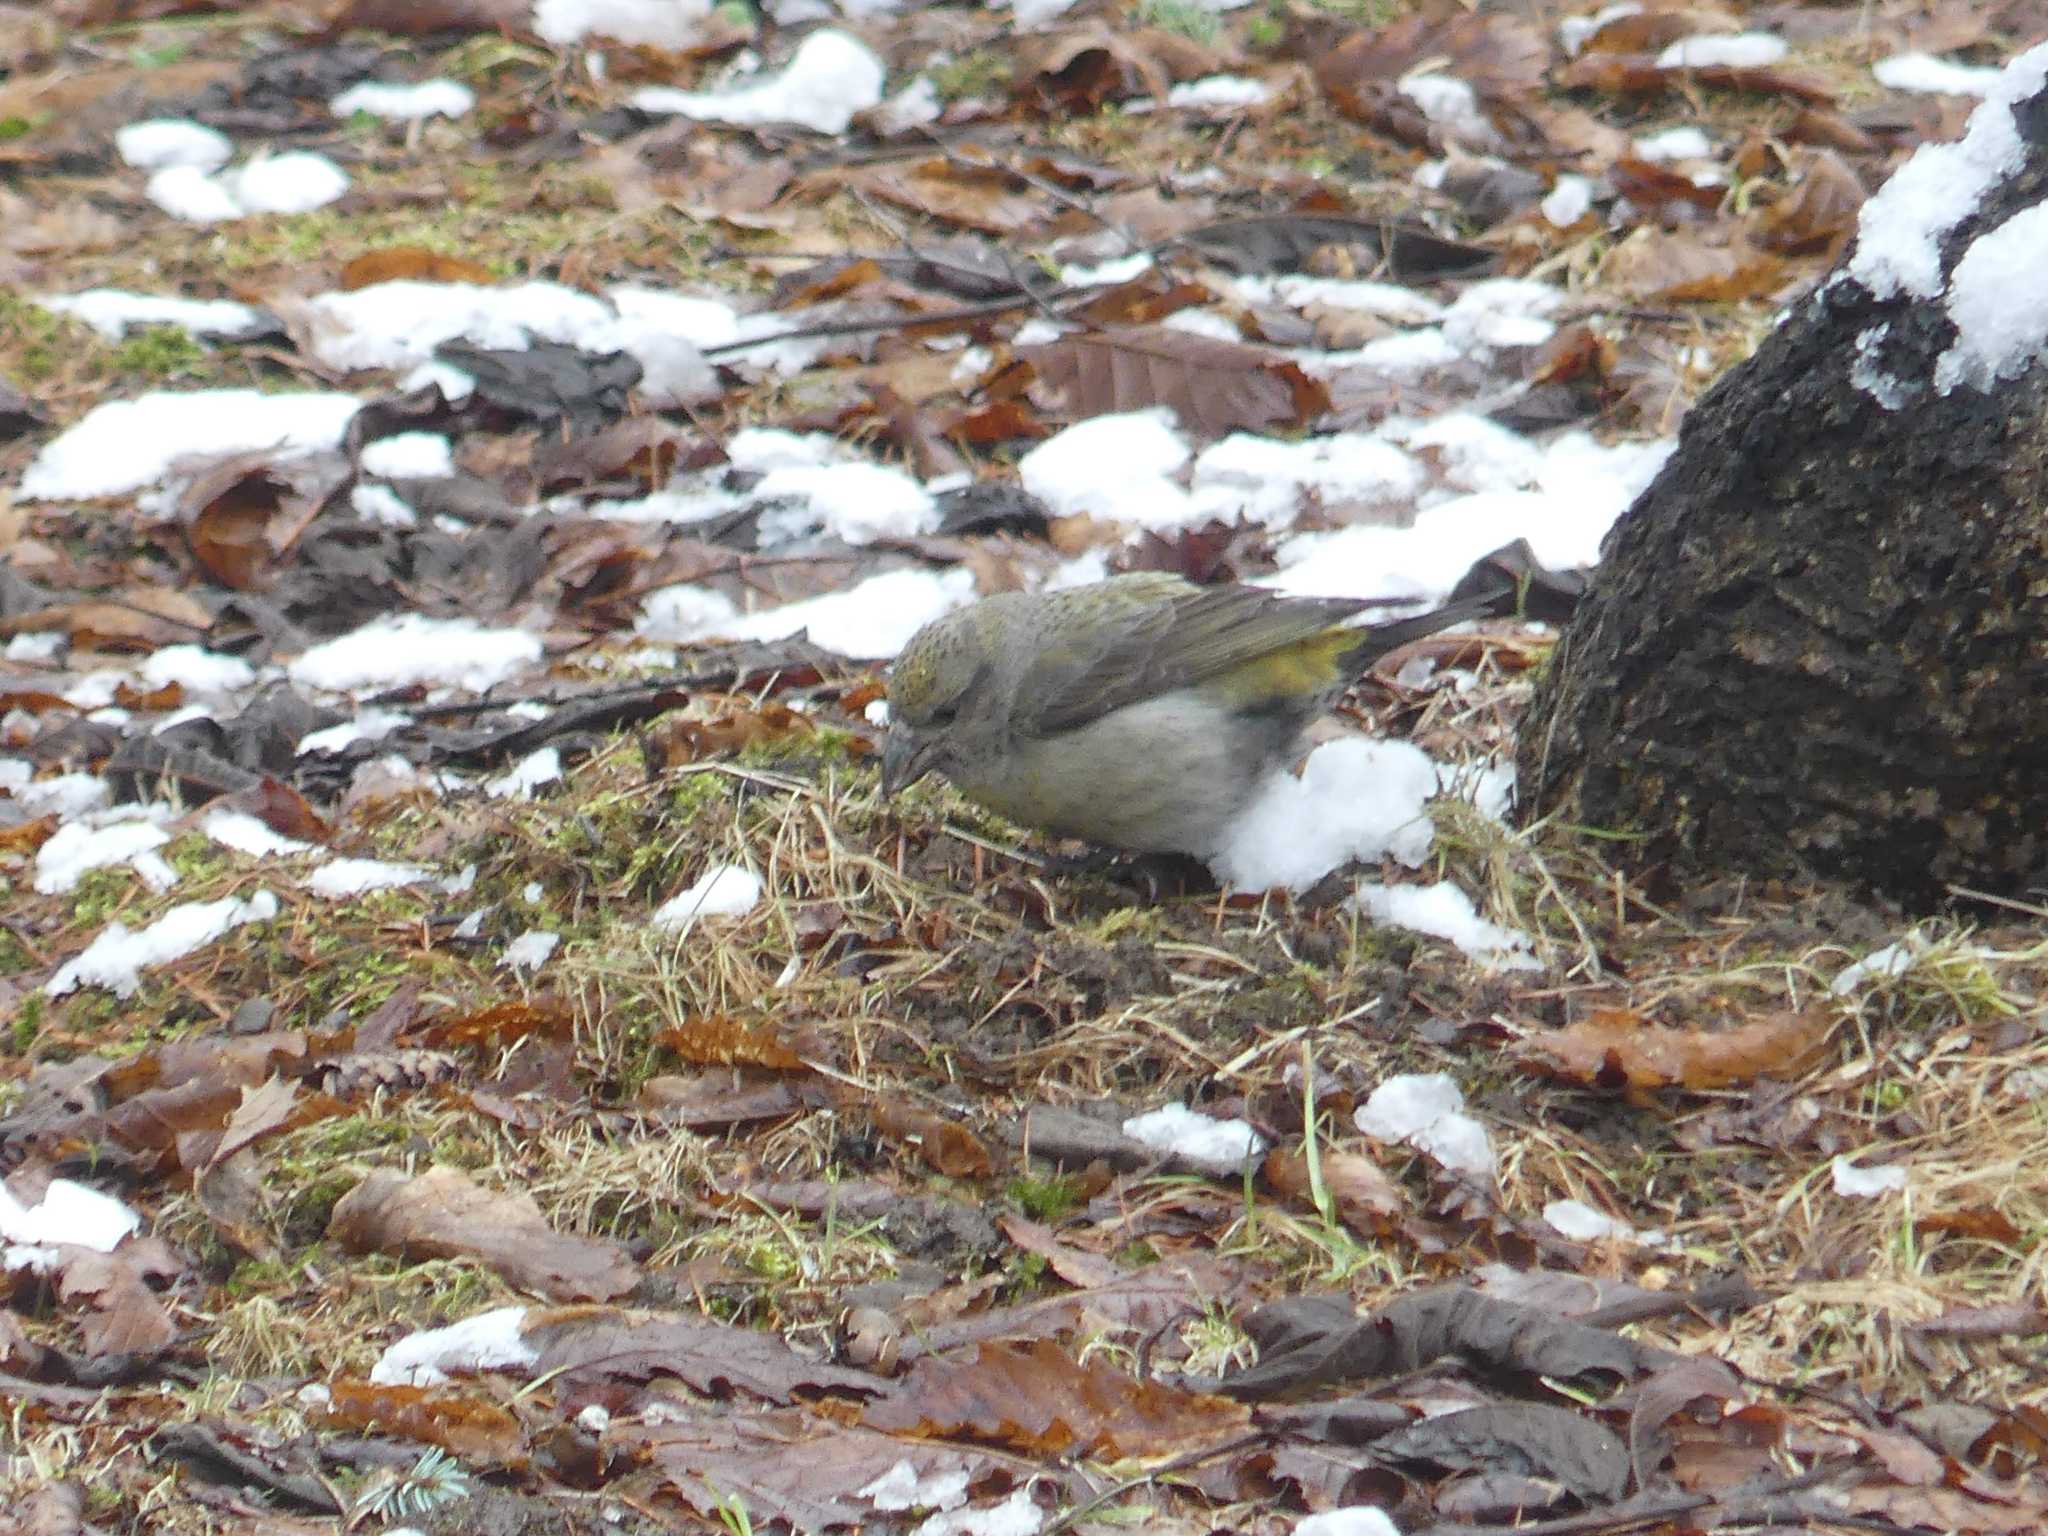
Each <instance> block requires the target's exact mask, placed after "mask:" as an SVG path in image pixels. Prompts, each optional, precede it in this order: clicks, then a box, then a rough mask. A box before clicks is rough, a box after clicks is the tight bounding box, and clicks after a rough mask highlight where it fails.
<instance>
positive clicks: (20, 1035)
mask: <svg viewBox="0 0 2048 1536" xmlns="http://www.w3.org/2000/svg"><path fill="white" fill-rule="evenodd" d="M9 942H10V943H12V940H10V941H9ZM13 947H14V948H16V949H19V948H20V947H21V946H20V945H18V944H16V945H14V946H13ZM24 953H25V952H24ZM14 968H15V967H10V969H14ZM48 1013H49V1004H48V1003H47V1002H45V1001H44V998H43V994H42V993H40V992H31V993H29V994H28V995H27V996H25V997H24V998H22V1000H21V1006H20V1007H19V1008H17V1009H16V1010H15V1012H14V1022H13V1023H11V1024H10V1025H8V1027H7V1041H8V1044H9V1045H11V1046H12V1047H13V1048H14V1054H15V1055H17V1056H26V1055H27V1054H28V1053H29V1048H30V1047H31V1046H33V1045H34V1044H35V1043H36V1036H37V1035H39V1034H41V1033H42V1032H43V1020H44V1019H45V1018H46V1017H47V1016H48Z"/></svg>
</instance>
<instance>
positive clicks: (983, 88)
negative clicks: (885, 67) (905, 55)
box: [925, 48, 1013, 101]
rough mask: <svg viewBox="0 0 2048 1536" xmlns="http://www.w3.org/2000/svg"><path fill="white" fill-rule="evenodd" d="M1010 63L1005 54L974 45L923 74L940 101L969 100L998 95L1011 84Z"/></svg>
mask: <svg viewBox="0 0 2048 1536" xmlns="http://www.w3.org/2000/svg"><path fill="white" fill-rule="evenodd" d="M1012 68H1013V66H1012V64H1011V61H1010V57H1009V55H1008V54H1006V53H1003V52H1001V51H999V50H997V49H994V48H977V49H975V50H974V52H972V53H963V54H961V55H960V56H959V57H958V58H957V59H952V60H949V61H948V62H946V63H944V64H940V65H938V66H937V67H935V68H933V69H930V70H927V71H926V72H925V73H926V76H927V78H928V79H930V81H931V83H932V89H933V90H935V91H937V92H938V93H939V100H941V101H968V100H972V99H974V98H977V97H984V96H999V95H1001V94H1002V91H1003V88H1004V87H1005V86H1007V85H1008V84H1009V83H1010V75H1011V71H1012Z"/></svg>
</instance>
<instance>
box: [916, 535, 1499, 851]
mask: <svg viewBox="0 0 2048 1536" xmlns="http://www.w3.org/2000/svg"><path fill="white" fill-rule="evenodd" d="M1371 606H1373V605H1372V604H1370V603H1368V602H1364V601H1360V600H1358V599H1353V598H1316V597H1295V596H1289V595H1285V594H1282V593H1277V592H1271V591H1268V590H1266V589H1264V588H1262V587H1254V586H1246V585H1243V584H1239V583H1226V584H1222V585H1217V586H1209V587H1200V586H1196V585H1195V584H1193V583H1192V582H1189V581H1186V580H1184V579H1183V578H1181V577H1179V576H1176V575H1173V574H1171V573H1168V572H1159V571H1144V572H1134V573H1132V574H1129V575H1124V576H1112V577H1110V578H1109V579H1107V580H1105V581H1098V582H1091V583H1089V584H1087V585H1085V586H1076V587H1068V588H1063V589H1061V590H1058V591H1050V592H1001V593H997V594H995V595H993V596H990V597H985V598H982V599H980V600H979V601H978V602H975V603H972V604H970V605H968V606H967V607H965V608H960V609H956V610H954V611H953V612H951V613H948V614H945V615H943V616H941V617H940V618H937V619H934V620H933V621H932V622H930V623H929V624H927V625H925V626H924V627H923V628H922V629H920V630H919V631H918V632H917V633H916V634H915V635H913V636H912V637H911V639H910V642H909V644H907V645H906V646H905V647H904V648H903V650H902V652H901V654H900V655H899V656H898V657H897V659H896V662H895V665H894V666H893V667H892V668H891V669H890V674H889V681H888V703H889V734H888V740H887V743H886V744H885V746H884V747H883V751H882V773H881V789H882V793H883V795H884V796H885V797H889V796H893V795H895V794H897V793H899V792H900V791H902V790H904V789H907V788H908V787H909V786H910V785H912V784H914V783H916V782H917V781H918V780H919V779H921V778H923V777H924V776H925V775H926V774H928V773H937V774H939V775H941V776H942V777H944V778H946V779H947V780H949V781H950V782H951V783H952V784H953V785H954V787H955V788H957V789H958V790H959V791H960V792H961V793H962V794H964V795H965V796H966V797H967V798H968V799H969V800H971V801H973V802H975V803H976V804H977V805H980V806H982V807H984V808H985V809H987V810H991V811H994V812H996V813H997V814H998V815H1001V816H1003V817H1005V818H1007V819H1008V820H1010V821H1012V822H1015V823H1017V824H1018V825H1019V826H1023V827H1029V828H1035V829H1037V830H1040V831H1044V832H1051V833H1054V834H1057V835H1059V836H1063V837H1075V838H1082V839H1085V840H1086V841H1088V842H1090V843H1094V844H1096V845H1098V846H1100V847H1103V848H1107V849H1121V850H1125V851H1128V852H1132V853H1139V854H1168V855H1172V854H1178V855H1185V856H1190V857H1193V858H1195V859H1201V860H1206V859H1209V858H1211V857H1213V856H1214V855H1215V854H1217V853H1218V852H1219V851H1220V850H1221V849H1222V847H1223V845H1224V843H1225V840H1226V838H1227V837H1228V835H1229V833H1230V830H1231V828H1232V825H1233V823H1234V822H1235V821H1236V819H1237V818H1238V816H1239V814H1240V813H1241V812H1242V811H1244V810H1245V808H1246V807H1247V806H1248V805H1249V804H1250V803H1251V801H1252V800H1253V798H1254V797H1255V796H1256V795H1257V793H1258V791H1259V790H1260V789H1261V787H1262V786H1263V785H1264V784H1265V783H1266V781H1267V780H1268V779H1269V778H1270V777H1271V776H1272V775H1273V774H1275V773H1277V772H1280V771H1283V770H1285V769H1286V768H1288V767H1290V766H1292V763H1293V761H1294V759H1295V758H1296V757H1297V756H1298V754H1299V750H1300V748H1301V745H1302V739H1303V735H1304V733H1305V732H1306V730H1307V728H1308V726H1309V725H1310V723H1311V722H1312V721H1314V720H1315V719H1316V718H1317V717H1318V716H1320V715H1321V714H1322V713H1323V712H1324V711H1325V710H1327V709H1328V708H1329V706H1330V705H1331V704H1333V703H1335V701H1336V700H1337V698H1338V697H1339V696H1340V695H1341V694H1342V693H1343V691H1344V690H1345V688H1346V687H1347V686H1349V684H1350V683H1351V682H1352V680H1353V679H1354V678H1356V677H1357V676H1358V674H1359V673H1360V672H1361V671H1363V670H1364V668H1365V667H1367V666H1369V665H1370V664H1371V663H1372V662H1374V661H1375V660H1377V659H1378V658H1379V657H1381V656H1384V655H1385V654H1387V652H1389V651H1391V650H1393V649H1394V648H1395V647H1397V646H1400V645H1405V644H1406V643H1408V642H1409V641H1411V640H1416V639H1420V638H1421V637H1422V636H1424V635H1429V634H1434V633H1435V632H1436V631H1438V630H1440V629H1443V628H1445V627H1447V626H1448V625H1451V624H1456V623H1458V622H1460V621H1462V620H1465V619H1471V618H1478V617H1481V616H1482V615H1485V614H1490V613H1497V612H1499V611H1500V600H1499V599H1497V598H1486V597H1478V598H1469V599H1465V600H1462V601H1455V602H1452V603H1449V604H1446V605H1445V606H1443V607H1440V608H1437V609H1435V610H1433V611H1431V612H1428V613H1423V614H1418V615H1416V616H1415V617H1413V618H1406V619H1398V620H1395V621H1393V622H1391V623H1384V624H1373V625H1356V626H1355V625H1353V624H1352V622H1351V621H1352V620H1355V619H1356V618H1357V617H1358V616H1359V615H1360V614H1361V613H1363V612H1364V611H1365V610H1366V609H1367V608H1369V607H1371Z"/></svg>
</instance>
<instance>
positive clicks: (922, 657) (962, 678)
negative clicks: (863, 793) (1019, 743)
mask: <svg viewBox="0 0 2048 1536" xmlns="http://www.w3.org/2000/svg"><path fill="white" fill-rule="evenodd" d="M997 617H998V615H996V614H994V613H992V612H991V611H990V604H989V603H987V602H983V603H977V604H975V605H974V606H972V607H969V608H963V609H961V610H960V611H959V612H957V613H949V614H947V615H946V616H945V617H943V618H940V619H935V620H933V621H932V622H931V623H929V624H927V625H926V626H925V627H924V628H923V629H921V630H919V631H918V632H917V633H916V634H915V635H914V636H912V637H911V641H910V644H908V645H906V646H905V647H904V648H903V653H902V655H900V656H898V657H897V658H896V664H895V665H894V666H893V667H891V668H890V669H889V741H888V745H887V746H885V747H884V748H883V749H882V793H883V794H885V795H893V794H895V793H896V791H898V790H899V789H908V788H909V787H910V786H911V785H913V784H915V783H916V782H917V781H918V780H919V779H921V778H923V777H924V776H925V775H926V774H927V773H948V772H950V771H951V770H952V769H953V768H954V767H956V766H957V765H958V764H959V763H960V762H961V761H963V752H964V749H965V747H966V746H967V745H968V744H969V743H970V742H971V741H972V740H973V739H974V737H975V734H976V732H977V730H978V729H979V728H980V727H981V726H982V725H984V724H985V723H986V722H987V721H988V720H989V719H992V718H993V712H994V708H995V701H994V700H993V699H992V698H991V697H990V696H989V693H990V683H991V680H992V679H993V677H994V675H995V671H996V659H997V657H996V650H995V646H996V643H997V642H998V639H999V637H998V636H997V635H996V634H995V633H994V629H995V627H996V626H995V623H994V621H995V619H996V618H997Z"/></svg>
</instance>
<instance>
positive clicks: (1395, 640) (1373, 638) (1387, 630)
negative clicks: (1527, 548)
mask: <svg viewBox="0 0 2048 1536" xmlns="http://www.w3.org/2000/svg"><path fill="white" fill-rule="evenodd" d="M1513 606H1514V595H1513V594H1512V593H1510V594H1508V595H1507V597H1506V599H1505V600H1503V598H1502V597H1500V596H1498V595H1495V596H1490V597H1463V598H1459V599H1457V600H1456V601H1455V602H1449V603H1445V604H1444V605H1443V607H1441V608H1432V609H1431V610H1430V611H1429V612H1428V613H1418V614H1416V615H1415V616H1414V617H1413V618H1410V619H1390V620H1388V621H1387V622H1386V623H1384V624H1367V625H1365V626H1363V627H1361V628H1360V629H1359V630H1358V631H1357V635H1358V643H1357V644H1356V645H1354V646H1353V647H1352V648H1351V649H1350V650H1349V651H1347V652H1346V653H1345V656H1344V661H1345V665H1347V666H1348V667H1350V668H1351V669H1352V671H1353V672H1354V673H1358V672H1363V671H1364V670H1365V669H1366V668H1367V667H1369V666H1371V665H1372V664H1373V663H1374V662H1376V661H1378V660H1379V659H1380V658H1381V657H1382V656H1384V655H1386V654H1387V653H1388V652H1389V651H1396V650H1399V649H1400V648H1401V647H1402V646H1404V645H1406V644H1407V643H1408V642H1409V641H1411V640H1420V639H1422V638H1423V637H1424V636H1425V635H1433V634H1435V633H1436V632H1437V631H1438V630H1440V629H1449V628H1450V627H1451V626H1452V625H1453V624H1462V623H1464V622H1465V621H1466V620H1467V619H1485V618H1494V617H1498V616H1499V615H1500V614H1501V613H1502V612H1503V611H1512V610H1513Z"/></svg>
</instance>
